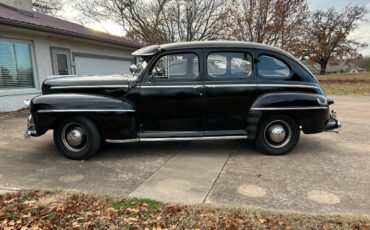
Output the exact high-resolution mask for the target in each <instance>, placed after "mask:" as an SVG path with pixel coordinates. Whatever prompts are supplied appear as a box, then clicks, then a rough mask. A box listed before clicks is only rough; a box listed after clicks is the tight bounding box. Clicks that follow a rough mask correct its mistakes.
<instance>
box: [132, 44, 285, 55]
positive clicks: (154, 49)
mask: <svg viewBox="0 0 370 230" xmlns="http://www.w3.org/2000/svg"><path fill="white" fill-rule="evenodd" d="M197 48H252V49H253V48H254V49H263V50H268V51H273V52H278V53H282V54H284V55H287V56H289V57H292V55H291V54H289V53H287V52H285V51H284V50H282V49H279V48H277V47H274V46H269V45H265V44H261V43H254V42H242V41H195V42H177V43H168V44H163V45H151V46H147V47H144V48H141V49H139V50H137V51H135V52H133V53H132V55H134V56H152V55H154V54H156V53H158V52H162V51H171V50H180V49H197Z"/></svg>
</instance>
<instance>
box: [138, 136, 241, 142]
mask: <svg viewBox="0 0 370 230" xmlns="http://www.w3.org/2000/svg"><path fill="white" fill-rule="evenodd" d="M247 138H248V137H247V136H208V137H165V138H141V139H140V141H145V142H151V141H194V140H237V139H247Z"/></svg>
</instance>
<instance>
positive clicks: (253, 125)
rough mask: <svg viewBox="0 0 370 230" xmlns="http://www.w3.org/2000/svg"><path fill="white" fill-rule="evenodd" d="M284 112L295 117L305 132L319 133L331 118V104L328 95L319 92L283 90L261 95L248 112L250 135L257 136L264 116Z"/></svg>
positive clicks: (251, 136) (250, 136)
mask: <svg viewBox="0 0 370 230" xmlns="http://www.w3.org/2000/svg"><path fill="white" fill-rule="evenodd" d="M282 114H283V115H288V116H290V117H292V118H293V119H295V120H296V122H297V123H298V125H300V126H302V130H303V132H304V133H306V134H309V133H319V132H322V131H324V130H325V127H326V124H327V122H328V120H329V104H328V101H327V99H326V97H325V96H322V95H319V94H308V93H299V92H297V93H292V92H289V93H288V92H286V93H285V92H282V93H273V94H264V95H261V96H260V97H259V98H257V100H256V101H255V102H254V103H253V105H252V107H251V109H250V111H249V114H248V120H247V132H248V137H249V138H251V139H254V138H255V136H256V133H257V128H258V125H259V123H260V121H261V120H262V119H263V117H267V116H272V115H282Z"/></svg>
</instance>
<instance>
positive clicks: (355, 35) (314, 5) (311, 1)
mask: <svg viewBox="0 0 370 230" xmlns="http://www.w3.org/2000/svg"><path fill="white" fill-rule="evenodd" d="M64 1H65V2H66V3H67V2H68V1H73V0H64ZM307 3H308V6H309V8H310V10H313V11H314V10H325V9H329V8H335V9H336V10H338V11H340V10H342V9H343V8H344V7H345V6H347V5H361V6H365V7H366V9H367V11H368V13H367V21H364V22H361V23H359V28H358V29H357V30H355V31H353V32H352V33H351V34H350V35H349V38H350V39H353V40H355V41H358V42H365V43H367V44H368V47H367V48H365V49H363V50H360V53H362V54H363V55H367V56H370V0H307ZM61 16H62V17H64V18H66V19H67V20H71V21H77V22H78V18H79V14H78V12H77V11H76V10H75V9H74V8H73V7H72V4H65V8H64V10H63V12H62V13H61ZM84 25H86V26H88V27H90V28H92V29H95V30H100V31H104V32H108V33H110V34H113V35H117V36H123V35H124V32H123V31H122V29H121V27H120V26H119V25H116V24H114V23H112V22H104V23H103V24H99V23H90V24H85V23H84Z"/></svg>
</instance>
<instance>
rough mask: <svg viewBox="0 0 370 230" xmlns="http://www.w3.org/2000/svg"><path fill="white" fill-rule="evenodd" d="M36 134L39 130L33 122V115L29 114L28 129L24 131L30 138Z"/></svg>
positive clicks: (25, 135)
mask: <svg viewBox="0 0 370 230" xmlns="http://www.w3.org/2000/svg"><path fill="white" fill-rule="evenodd" d="M34 136H37V131H36V127H35V123H34V122H33V118H32V115H29V116H28V118H27V129H26V131H25V132H24V137H25V138H30V137H34Z"/></svg>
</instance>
